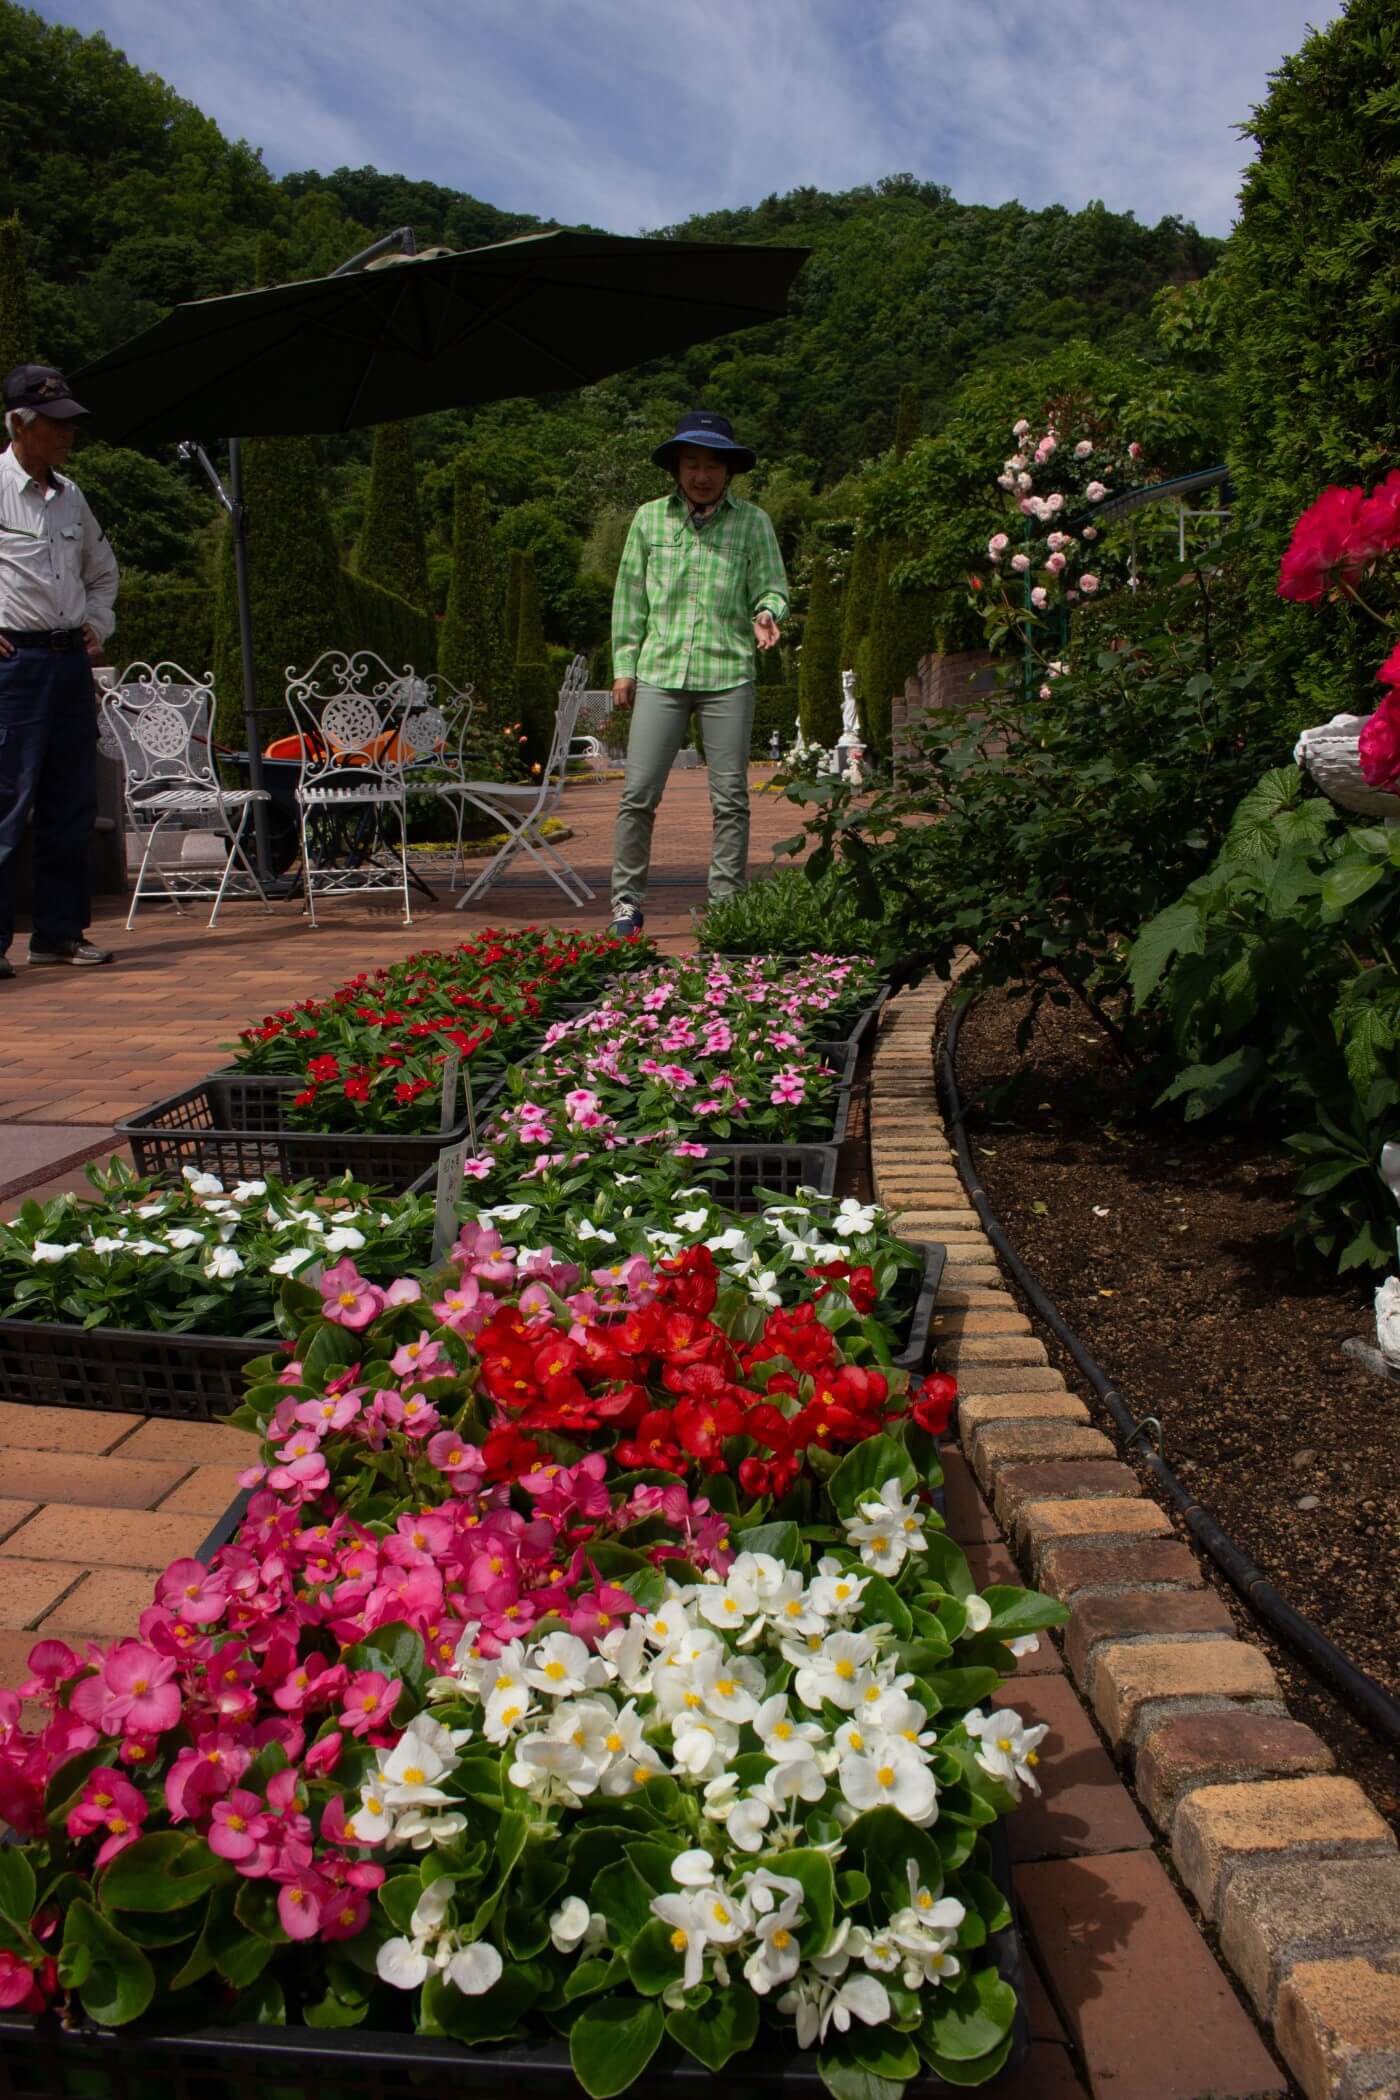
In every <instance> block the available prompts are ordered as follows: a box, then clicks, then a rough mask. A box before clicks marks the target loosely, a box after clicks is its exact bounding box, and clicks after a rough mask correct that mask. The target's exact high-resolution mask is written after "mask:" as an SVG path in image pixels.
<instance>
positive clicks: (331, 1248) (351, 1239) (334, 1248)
mask: <svg viewBox="0 0 1400 2100" xmlns="http://www.w3.org/2000/svg"><path fill="white" fill-rule="evenodd" d="M364 1243H365V1236H364V1234H363V1233H362V1232H360V1231H358V1230H357V1228H356V1227H355V1226H353V1225H335V1226H332V1228H331V1230H330V1231H329V1232H328V1233H327V1234H326V1252H327V1254H354V1253H357V1252H358V1250H359V1249H360V1248H361V1247H363V1245H364Z"/></svg>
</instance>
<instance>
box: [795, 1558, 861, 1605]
mask: <svg viewBox="0 0 1400 2100" xmlns="http://www.w3.org/2000/svg"><path fill="white" fill-rule="evenodd" d="M869 1580H870V1577H869V1576H868V1575H857V1574H856V1572H855V1570H854V1569H853V1568H843V1567H842V1565H841V1563H840V1561H839V1560H836V1559H835V1558H834V1557H833V1556H832V1555H831V1554H826V1555H824V1556H823V1558H822V1559H821V1560H819V1561H818V1562H817V1579H816V1581H815V1582H814V1583H813V1584H812V1585H811V1587H810V1589H809V1590H808V1592H807V1601H808V1603H809V1604H810V1605H811V1607H812V1610H813V1611H815V1612H820V1614H821V1616H822V1617H823V1618H824V1619H848V1618H850V1617H851V1616H852V1615H853V1614H854V1613H855V1612H857V1611H859V1609H860V1600H861V1597H862V1596H863V1595H864V1593H865V1585H866V1584H867V1582H869Z"/></svg>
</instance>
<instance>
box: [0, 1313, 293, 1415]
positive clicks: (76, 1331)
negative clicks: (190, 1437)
mask: <svg viewBox="0 0 1400 2100" xmlns="http://www.w3.org/2000/svg"><path fill="white" fill-rule="evenodd" d="M277 1346H278V1340H277V1337H276V1336H266V1337H264V1338H263V1339H261V1340H254V1341H248V1340H246V1339H243V1338H242V1337H238V1336H234V1335H223V1334H154V1333H146V1332H144V1331H142V1330H139V1329H132V1328H125V1327H76V1326H69V1325H65V1324H58V1323H55V1322H50V1321H41V1320H0V1400H12V1401H15V1402H17V1403H18V1404H20V1405H22V1406H23V1405H28V1406H38V1407H90V1408H97V1409H99V1410H101V1411H104V1412H108V1413H123V1414H133V1415H150V1416H154V1417H156V1418H157V1419H158V1420H161V1421H176V1422H219V1421H222V1420H223V1417H224V1416H225V1415H226V1414H228V1413H229V1411H230V1409H232V1408H235V1407H237V1405H238V1403H239V1402H240V1401H241V1400H242V1398H243V1393H244V1385H243V1366H244V1365H245V1364H246V1363H248V1362H249V1361H250V1360H251V1359H252V1358H253V1357H255V1356H266V1355H267V1353H268V1351H269V1350H271V1349H275V1348H277Z"/></svg>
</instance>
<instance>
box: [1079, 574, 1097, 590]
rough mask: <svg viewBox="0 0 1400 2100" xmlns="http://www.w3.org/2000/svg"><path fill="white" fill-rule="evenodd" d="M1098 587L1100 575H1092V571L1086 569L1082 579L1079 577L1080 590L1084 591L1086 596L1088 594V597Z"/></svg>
mask: <svg viewBox="0 0 1400 2100" xmlns="http://www.w3.org/2000/svg"><path fill="white" fill-rule="evenodd" d="M1098 587H1099V579H1098V577H1097V576H1094V575H1091V573H1090V572H1089V570H1088V569H1086V570H1085V571H1084V574H1083V575H1082V576H1081V577H1080V579H1079V588H1080V590H1081V591H1083V592H1084V594H1085V596H1086V597H1088V596H1090V595H1091V594H1092V593H1093V592H1094V591H1096V590H1097V589H1098Z"/></svg>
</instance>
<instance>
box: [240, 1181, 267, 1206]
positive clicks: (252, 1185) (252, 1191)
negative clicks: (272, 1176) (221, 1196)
mask: <svg viewBox="0 0 1400 2100" xmlns="http://www.w3.org/2000/svg"><path fill="white" fill-rule="evenodd" d="M266 1194H267V1183H266V1182H265V1181H240V1182H239V1184H238V1186H237V1188H236V1189H235V1190H234V1191H233V1200H234V1202H235V1203H251V1202H252V1201H253V1198H254V1197H255V1196H265V1195H266Z"/></svg>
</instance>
